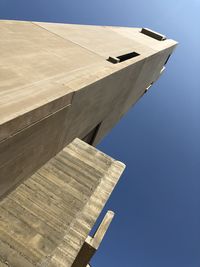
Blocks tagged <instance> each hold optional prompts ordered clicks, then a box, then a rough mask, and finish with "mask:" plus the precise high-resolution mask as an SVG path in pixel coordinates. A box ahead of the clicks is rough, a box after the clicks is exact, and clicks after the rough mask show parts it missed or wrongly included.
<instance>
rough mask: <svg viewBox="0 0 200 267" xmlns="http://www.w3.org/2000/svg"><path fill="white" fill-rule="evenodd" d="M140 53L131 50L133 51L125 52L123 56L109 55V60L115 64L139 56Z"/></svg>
mask: <svg viewBox="0 0 200 267" xmlns="http://www.w3.org/2000/svg"><path fill="white" fill-rule="evenodd" d="M139 55H140V54H138V53H136V52H131V53H128V54H124V55H121V56H118V57H109V58H108V59H107V60H108V61H109V62H111V63H113V64H116V63H120V62H123V61H126V60H128V59H131V58H134V57H137V56H139Z"/></svg>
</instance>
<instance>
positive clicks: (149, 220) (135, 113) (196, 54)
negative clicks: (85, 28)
mask: <svg viewBox="0 0 200 267" xmlns="http://www.w3.org/2000/svg"><path fill="white" fill-rule="evenodd" d="M0 18H1V19H21V20H35V21H51V22H54V21H55V22H66V23H80V24H99V25H120V26H136V27H149V28H152V29H154V30H156V31H159V32H161V33H163V34H165V35H167V36H168V37H170V38H173V39H175V40H177V41H178V42H179V46H178V48H177V49H176V51H175V53H174V54H173V56H172V57H171V58H170V61H169V63H168V65H167V70H166V72H165V74H164V75H163V76H162V78H161V79H160V80H159V81H158V82H157V83H156V84H155V85H154V86H153V87H152V89H151V90H150V91H149V92H148V94H146V95H145V96H144V97H143V98H142V100H140V101H139V102H138V103H137V104H136V105H135V107H134V108H133V109H132V110H130V112H129V113H128V114H127V115H126V116H125V117H124V118H123V119H122V121H121V122H120V123H119V124H118V125H117V126H116V127H115V128H114V129H113V131H112V132H111V133H110V134H109V135H108V136H107V137H106V138H105V139H104V140H103V142H102V143H101V144H100V145H99V148H100V149H101V150H103V151H105V152H106V153H108V154H110V155H112V156H113V157H116V158H118V159H120V160H121V161H124V162H125V163H126V165H127V169H126V172H125V174H124V176H123V177H122V179H121V182H120V183H119V185H118V187H117V188H116V190H115V192H114V193H113V195H112V197H111V199H110V201H109V203H108V204H107V207H106V208H107V209H113V210H114V211H115V212H116V213H117V216H116V218H115V220H114V222H113V223H112V226H111V227H110V229H109V232H108V234H107V236H106V237H105V241H104V242H103V244H102V247H101V248H100V250H99V252H98V253H97V254H96V256H95V258H94V260H93V267H102V266H108V267H199V266H200V30H199V27H200V1H199V0H190V1H189V0H188V1H186V0H168V1H161V0H151V1H147V0H146V1H144V0H140V1H131V0H123V1H122V0H107V1H106V0H101V1H95V0H93V1H92V0H84V1H76V0H73V1H72V0H71V1H68V0H55V1H53V0H29V1H28V0H21V1H20V0H18V1H15V0H0ZM23 267H25V266H23Z"/></svg>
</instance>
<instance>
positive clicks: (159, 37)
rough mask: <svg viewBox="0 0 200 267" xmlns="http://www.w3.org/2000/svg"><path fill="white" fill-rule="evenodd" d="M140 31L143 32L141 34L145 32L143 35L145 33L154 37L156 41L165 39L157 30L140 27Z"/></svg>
mask: <svg viewBox="0 0 200 267" xmlns="http://www.w3.org/2000/svg"><path fill="white" fill-rule="evenodd" d="M141 33H143V34H145V35H147V36H149V37H151V38H153V39H156V40H158V41H164V40H166V39H167V38H166V36H164V35H162V34H160V33H158V32H154V31H152V30H150V29H148V28H142V30H141Z"/></svg>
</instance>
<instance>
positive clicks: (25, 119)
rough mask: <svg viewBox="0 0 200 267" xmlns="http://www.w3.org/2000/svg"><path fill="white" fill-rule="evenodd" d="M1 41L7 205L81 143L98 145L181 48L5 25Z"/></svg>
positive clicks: (97, 29)
mask: <svg viewBox="0 0 200 267" xmlns="http://www.w3.org/2000/svg"><path fill="white" fill-rule="evenodd" d="M0 34H1V41H0V51H1V61H0V183H1V187H0V197H1V196H4V195H5V194H7V192H8V191H9V190H12V189H13V188H15V186H16V185H17V184H19V183H20V182H21V181H22V180H23V179H25V178H27V177H28V176H30V175H31V174H33V173H34V172H35V171H37V170H38V168H40V167H41V166H42V165H43V164H45V163H46V162H47V161H48V160H49V159H50V158H52V157H53V156H55V155H56V154H57V153H58V152H59V151H61V150H62V148H63V147H65V146H66V145H67V144H69V143H70V142H71V141H72V140H73V139H74V138H76V137H78V138H81V139H85V140H86V137H87V142H89V143H91V144H93V145H96V144H97V143H98V142H99V141H100V140H101V139H102V137H103V136H105V134H106V133H108V131H109V130H110V129H111V128H112V127H113V126H114V125H115V124H116V122H117V121H118V120H119V119H120V118H121V117H122V116H123V115H124V114H125V113H126V112H127V110H128V109H129V108H130V107H131V106H132V105H133V104H134V103H136V101H137V100H138V99H139V98H140V97H141V96H142V95H143V94H144V92H146V89H147V88H149V86H150V85H151V84H152V83H153V82H155V81H156V79H157V78H158V77H159V76H160V73H161V72H162V69H163V66H164V65H165V62H166V61H167V59H168V57H169V56H170V55H171V53H172V51H173V49H174V47H175V46H176V42H175V41H173V40H169V39H166V40H164V41H159V40H156V39H154V38H151V37H149V36H147V35H145V34H143V33H141V29H139V28H122V27H104V26H85V25H84V26H83V25H69V24H58V23H42V22H25V21H0ZM109 57H111V58H115V59H117V61H118V63H117V64H113V62H110V61H109V60H108V59H109ZM91 135H93V136H92V137H91ZM88 136H89V137H88ZM88 138H89V139H88ZM88 140H89V141H88Z"/></svg>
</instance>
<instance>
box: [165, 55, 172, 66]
mask: <svg viewBox="0 0 200 267" xmlns="http://www.w3.org/2000/svg"><path fill="white" fill-rule="evenodd" d="M170 57H171V54H170V55H169V56H168V57H167V59H166V61H165V64H164V65H166V64H167V62H168V60H169V58H170Z"/></svg>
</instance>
